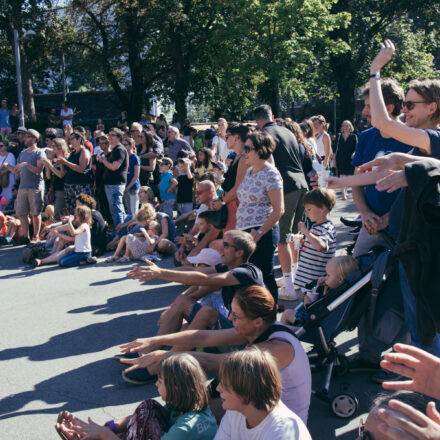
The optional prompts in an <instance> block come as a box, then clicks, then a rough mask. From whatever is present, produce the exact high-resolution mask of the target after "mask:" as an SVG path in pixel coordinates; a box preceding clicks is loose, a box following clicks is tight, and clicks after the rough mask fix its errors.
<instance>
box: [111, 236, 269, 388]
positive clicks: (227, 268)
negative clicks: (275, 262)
mask: <svg viewBox="0 0 440 440" xmlns="http://www.w3.org/2000/svg"><path fill="white" fill-rule="evenodd" d="M223 245H224V252H223V255H222V263H221V264H217V265H216V266H214V267H197V268H193V267H192V266H186V267H181V268H177V269H174V270H170V269H163V268H160V267H159V266H156V265H155V264H153V263H150V262H149V261H147V266H142V267H137V268H135V269H133V270H131V271H130V272H129V274H128V277H129V278H132V279H136V280H139V281H140V282H145V281H152V280H159V279H160V280H167V281H173V282H176V283H181V284H184V285H186V286H190V288H189V289H187V290H185V291H184V292H183V293H182V294H181V295H179V296H178V297H177V298H176V299H175V300H174V302H173V303H172V304H171V305H170V307H168V309H167V310H166V311H165V312H164V313H163V314H162V316H161V317H160V319H159V331H158V333H157V334H158V335H166V334H170V333H175V332H176V331H179V330H180V329H181V326H182V322H183V319H185V320H186V321H188V322H189V323H190V324H189V326H188V327H187V328H186V329H187V330H189V329H191V330H195V329H199V330H203V329H211V328H215V329H226V328H232V327H233V324H232V322H231V321H230V320H229V319H228V318H227V317H226V316H223V315H222V314H221V313H219V312H218V310H216V309H214V308H213V307H210V306H201V305H200V304H198V303H195V300H198V299H200V298H202V297H204V296H206V295H208V294H210V293H212V292H215V291H218V290H221V292H222V297H223V303H224V305H225V307H226V308H227V309H228V310H229V311H230V310H231V303H232V299H233V298H234V295H235V293H236V292H237V291H238V290H240V289H242V288H244V287H247V286H252V285H259V286H264V283H263V274H262V273H261V270H260V269H258V267H256V266H254V265H253V264H251V263H248V261H249V258H250V256H251V255H252V253H253V252H254V250H255V247H256V244H255V242H254V240H253V238H252V236H251V234H249V233H247V232H244V231H238V230H231V231H228V232H226V233H225V235H224V237H223ZM194 286H201V287H200V288H199V289H198V290H196V292H195V293H192V294H191V296H190V297H189V296H188V293H189V292H190V291H194V290H195V289H193V287H194ZM191 348H192V347H189V348H188V347H178V350H179V351H185V350H186V349H191ZM118 358H121V356H119V357H118ZM125 376H128V379H129V381H130V382H132V383H133V382H134V383H138V384H142V383H146V382H148V381H149V380H150V377H149V373H148V371H147V370H144V369H138V370H134V371H131V372H130V373H126V374H125ZM124 379H125V377H124Z"/></svg>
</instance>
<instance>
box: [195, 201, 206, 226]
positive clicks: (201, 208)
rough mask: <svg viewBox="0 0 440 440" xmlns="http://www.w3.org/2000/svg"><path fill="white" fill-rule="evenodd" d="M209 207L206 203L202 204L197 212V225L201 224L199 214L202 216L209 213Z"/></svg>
mask: <svg viewBox="0 0 440 440" xmlns="http://www.w3.org/2000/svg"><path fill="white" fill-rule="evenodd" d="M208 209H209V208H208V205H205V204H204V203H202V204H201V205H200V206H199V207H198V208H197V209H196V210H195V213H196V221H195V223H196V224H197V223H198V222H199V214H201V213H202V212H205V211H208Z"/></svg>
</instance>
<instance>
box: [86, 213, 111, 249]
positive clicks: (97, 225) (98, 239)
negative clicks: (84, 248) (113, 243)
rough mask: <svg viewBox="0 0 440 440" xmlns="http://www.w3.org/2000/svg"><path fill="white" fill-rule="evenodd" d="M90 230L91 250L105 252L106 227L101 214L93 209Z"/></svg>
mask: <svg viewBox="0 0 440 440" xmlns="http://www.w3.org/2000/svg"><path fill="white" fill-rule="evenodd" d="M92 220H93V223H92V228H91V229H90V241H91V243H92V249H93V250H102V251H103V250H105V246H106V245H107V226H106V225H105V220H104V217H103V216H102V214H101V213H100V212H99V211H97V210H96V209H94V210H93V211H92Z"/></svg>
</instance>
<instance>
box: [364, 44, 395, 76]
mask: <svg viewBox="0 0 440 440" xmlns="http://www.w3.org/2000/svg"><path fill="white" fill-rule="evenodd" d="M395 51H396V48H395V47H394V44H393V42H392V41H391V40H385V41H384V42H383V43H380V51H379V53H378V54H377V55H376V58H374V60H373V62H372V63H371V67H370V72H371V73H376V72H379V71H380V69H381V68H382V67H383V66H385V64H387V63H388V62H389V61H390V60H391V58H392V57H393V55H394V52H395Z"/></svg>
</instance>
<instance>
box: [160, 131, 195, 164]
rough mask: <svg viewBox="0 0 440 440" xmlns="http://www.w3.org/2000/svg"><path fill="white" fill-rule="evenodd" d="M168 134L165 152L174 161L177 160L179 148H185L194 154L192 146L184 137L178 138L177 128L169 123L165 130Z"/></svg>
mask: <svg viewBox="0 0 440 440" xmlns="http://www.w3.org/2000/svg"><path fill="white" fill-rule="evenodd" d="M167 135H168V147H167V151H166V153H167V154H168V157H169V158H170V159H171V160H172V161H173V162H175V161H176V160H177V153H178V152H179V151H180V150H186V151H188V152H190V153H192V154H194V152H193V150H192V148H191V147H190V145H189V144H188V142H186V141H185V140H184V139H179V129H178V128H177V127H173V126H172V125H170V126H169V127H168V131H167Z"/></svg>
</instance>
